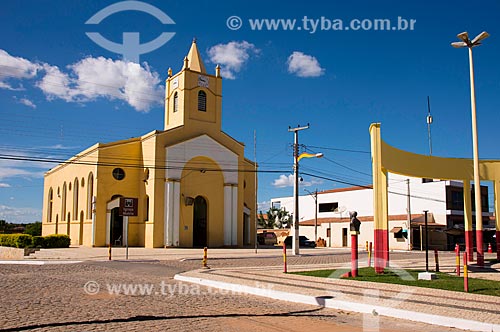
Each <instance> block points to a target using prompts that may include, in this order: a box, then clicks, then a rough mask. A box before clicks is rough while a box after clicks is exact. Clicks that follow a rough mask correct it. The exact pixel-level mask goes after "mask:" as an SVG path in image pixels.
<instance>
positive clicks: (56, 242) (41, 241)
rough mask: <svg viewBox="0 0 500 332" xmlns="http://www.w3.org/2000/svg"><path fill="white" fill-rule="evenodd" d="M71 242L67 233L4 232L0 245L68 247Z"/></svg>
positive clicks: (0, 238) (15, 246)
mask: <svg viewBox="0 0 500 332" xmlns="http://www.w3.org/2000/svg"><path fill="white" fill-rule="evenodd" d="M70 243H71V240H70V238H69V236H67V235H66V234H52V235H47V236H31V235H28V234H2V235H0V246H4V247H14V248H29V247H35V248H37V247H41V248H68V247H69V245H70Z"/></svg>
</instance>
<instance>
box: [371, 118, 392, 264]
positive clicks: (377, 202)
mask: <svg viewBox="0 0 500 332" xmlns="http://www.w3.org/2000/svg"><path fill="white" fill-rule="evenodd" d="M370 137H371V151H372V174H373V175H372V176H373V229H374V234H373V235H374V244H375V248H374V259H375V262H374V266H375V271H376V272H377V273H383V272H384V268H385V267H386V266H388V264H389V242H388V230H387V228H388V199H387V171H386V170H385V169H383V168H382V144H381V142H382V141H381V138H380V124H379V123H375V124H372V125H371V126H370Z"/></svg>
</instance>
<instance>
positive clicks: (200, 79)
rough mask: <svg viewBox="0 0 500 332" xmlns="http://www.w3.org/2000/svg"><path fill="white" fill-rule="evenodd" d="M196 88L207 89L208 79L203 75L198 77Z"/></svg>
mask: <svg viewBox="0 0 500 332" xmlns="http://www.w3.org/2000/svg"><path fill="white" fill-rule="evenodd" d="M198 86H201V87H203V88H208V77H207V76H203V75H198Z"/></svg>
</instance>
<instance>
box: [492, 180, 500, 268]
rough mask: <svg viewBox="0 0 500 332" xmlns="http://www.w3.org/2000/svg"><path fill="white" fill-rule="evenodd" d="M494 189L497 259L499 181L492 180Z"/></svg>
mask: <svg viewBox="0 0 500 332" xmlns="http://www.w3.org/2000/svg"><path fill="white" fill-rule="evenodd" d="M493 186H494V191H495V219H496V235H497V237H496V239H497V240H496V242H497V259H500V217H499V216H500V214H499V213H500V181H499V180H495V181H493Z"/></svg>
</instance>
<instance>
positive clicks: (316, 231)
mask: <svg viewBox="0 0 500 332" xmlns="http://www.w3.org/2000/svg"><path fill="white" fill-rule="evenodd" d="M314 203H315V205H316V206H315V208H314V242H316V241H318V188H316V191H315V192H314Z"/></svg>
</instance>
